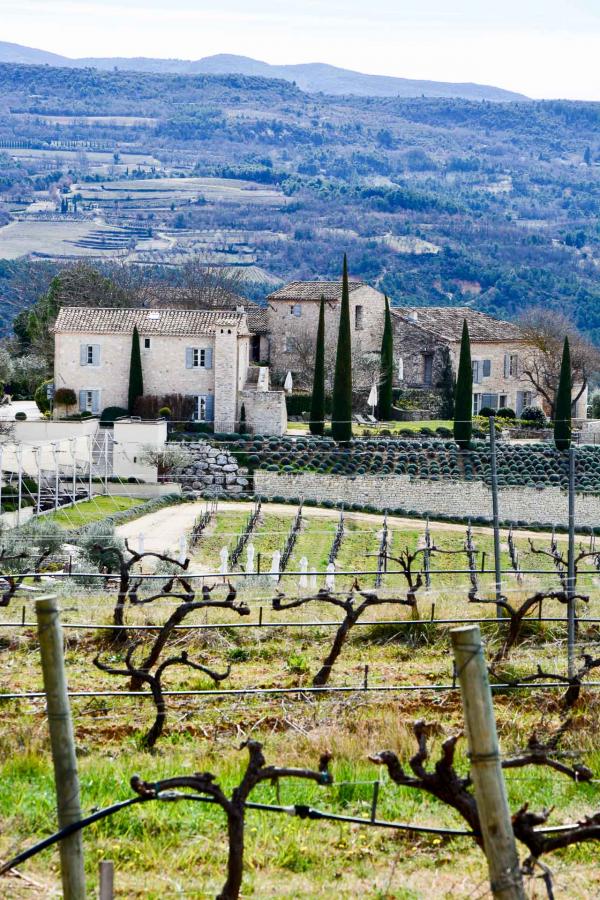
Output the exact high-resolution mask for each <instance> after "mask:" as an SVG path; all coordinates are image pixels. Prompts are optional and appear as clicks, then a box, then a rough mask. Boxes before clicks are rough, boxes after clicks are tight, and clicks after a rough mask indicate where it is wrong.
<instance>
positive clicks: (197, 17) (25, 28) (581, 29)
mask: <svg viewBox="0 0 600 900" xmlns="http://www.w3.org/2000/svg"><path fill="white" fill-rule="evenodd" d="M0 40H5V41H14V42H15V43H19V44H25V45H27V46H30V47H38V48H41V49H44V50H51V51H53V52H55V53H62V54H65V55H67V56H161V57H179V58H185V59H198V58H199V57H201V56H209V55H210V54H213V53H239V54H243V55H245V56H252V57H254V58H256V59H263V60H265V61H267V62H271V63H295V62H328V63H332V64H333V65H337V66H343V67H345V68H350V69H357V70H359V71H363V72H372V73H379V74H382V75H399V76H403V77H407V78H430V79H434V80H439V81H477V82H480V83H485V84H495V85H497V86H499V87H505V88H510V89H512V90H516V91H521V92H523V93H525V94H528V95H529V96H531V97H569V98H579V99H587V100H600V0H360V2H359V0H121V2H117V0H0Z"/></svg>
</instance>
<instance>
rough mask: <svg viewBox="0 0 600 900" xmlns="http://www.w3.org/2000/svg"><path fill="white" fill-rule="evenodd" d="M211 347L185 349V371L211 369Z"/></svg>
mask: <svg viewBox="0 0 600 900" xmlns="http://www.w3.org/2000/svg"><path fill="white" fill-rule="evenodd" d="M212 354H213V352H212V347H187V348H186V351H185V367H186V369H212V358H213V357H212Z"/></svg>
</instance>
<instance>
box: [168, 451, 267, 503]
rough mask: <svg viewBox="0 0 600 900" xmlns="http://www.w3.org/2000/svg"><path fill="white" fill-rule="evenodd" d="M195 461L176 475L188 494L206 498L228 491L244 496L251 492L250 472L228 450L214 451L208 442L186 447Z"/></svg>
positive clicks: (183, 489)
mask: <svg viewBox="0 0 600 900" xmlns="http://www.w3.org/2000/svg"><path fill="white" fill-rule="evenodd" d="M185 449H186V450H187V451H189V453H190V455H191V456H192V458H193V461H192V462H191V463H190V464H189V465H188V466H184V467H183V468H181V469H178V470H177V472H176V473H175V475H176V477H177V480H178V481H180V482H181V489H182V491H183V492H184V493H189V492H191V491H199V492H202V493H203V494H210V493H220V492H221V491H227V492H228V493H230V494H241V493H243V492H244V491H247V490H248V485H249V479H248V476H247V475H246V470H245V469H241V468H240V467H239V465H238V464H237V462H236V460H235V457H233V456H232V455H231V453H229V451H228V450H227V448H226V447H223V448H221V447H213V446H212V445H211V444H209V443H208V441H202V442H198V443H197V444H186V445H185Z"/></svg>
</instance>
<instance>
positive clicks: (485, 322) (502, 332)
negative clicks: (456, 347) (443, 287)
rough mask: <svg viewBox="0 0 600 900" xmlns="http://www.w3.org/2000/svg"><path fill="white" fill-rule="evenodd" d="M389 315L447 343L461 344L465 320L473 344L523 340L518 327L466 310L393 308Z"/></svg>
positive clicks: (413, 307) (431, 307)
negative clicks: (458, 342)
mask: <svg viewBox="0 0 600 900" xmlns="http://www.w3.org/2000/svg"><path fill="white" fill-rule="evenodd" d="M391 313H392V315H394V316H396V317H398V318H400V319H404V320H406V321H408V322H410V323H411V324H413V325H417V326H418V327H419V328H423V329H424V330H425V331H428V332H431V333H432V334H435V335H436V336H438V337H440V338H444V339H445V340H448V341H460V338H461V335H462V327H463V322H464V320H465V319H466V320H467V326H468V328H469V336H470V338H471V340H472V341H484V342H485V341H522V340H524V337H523V334H522V332H521V330H520V329H519V328H518V326H517V325H514V324H513V323H512V322H505V321H503V320H502V319H494V317H493V316H488V315H486V313H482V312H478V311H477V310H475V309H471V307H469V306H396V307H392V308H391ZM415 315H416V319H415V318H414V316H415Z"/></svg>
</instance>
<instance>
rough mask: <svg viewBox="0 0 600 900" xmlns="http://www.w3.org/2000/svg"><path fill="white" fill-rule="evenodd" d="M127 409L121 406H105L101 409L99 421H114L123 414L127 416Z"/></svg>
mask: <svg viewBox="0 0 600 900" xmlns="http://www.w3.org/2000/svg"><path fill="white" fill-rule="evenodd" d="M128 415H129V411H128V410H126V409H124V408H123V407H122V406H106V407H105V408H104V409H103V410H102V414H101V416H100V421H101V422H114V421H115V420H116V419H122V418H123V417H124V416H128Z"/></svg>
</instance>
